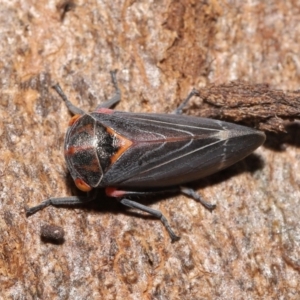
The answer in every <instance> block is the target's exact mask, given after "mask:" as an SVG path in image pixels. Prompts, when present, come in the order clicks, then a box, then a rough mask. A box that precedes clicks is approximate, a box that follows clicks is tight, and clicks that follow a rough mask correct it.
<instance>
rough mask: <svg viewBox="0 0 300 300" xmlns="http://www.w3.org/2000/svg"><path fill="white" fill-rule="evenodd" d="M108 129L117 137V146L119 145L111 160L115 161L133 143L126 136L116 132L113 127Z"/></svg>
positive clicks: (107, 129)
mask: <svg viewBox="0 0 300 300" xmlns="http://www.w3.org/2000/svg"><path fill="white" fill-rule="evenodd" d="M106 131H107V132H108V133H109V134H110V135H112V136H114V137H115V139H116V144H117V145H116V146H117V147H118V151H117V152H116V153H115V154H114V155H112V156H111V158H110V161H111V163H112V164H113V163H115V162H116V161H117V160H118V159H119V157H121V155H122V154H123V153H124V152H125V151H126V150H127V149H128V148H129V147H130V146H131V145H132V141H130V140H128V139H126V138H125V137H124V136H122V135H120V134H118V133H116V132H115V131H114V130H113V129H112V128H111V127H107V128H106Z"/></svg>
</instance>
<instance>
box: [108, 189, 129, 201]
mask: <svg viewBox="0 0 300 300" xmlns="http://www.w3.org/2000/svg"><path fill="white" fill-rule="evenodd" d="M105 194H106V195H107V196H108V197H114V198H120V197H123V196H124V195H125V194H126V192H125V191H120V190H118V189H117V188H114V187H107V188H106V189H105Z"/></svg>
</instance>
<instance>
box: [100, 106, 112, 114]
mask: <svg viewBox="0 0 300 300" xmlns="http://www.w3.org/2000/svg"><path fill="white" fill-rule="evenodd" d="M95 111H96V112H97V113H101V114H107V115H111V114H113V113H114V111H113V110H112V109H109V108H105V107H101V108H98V109H96V110H95Z"/></svg>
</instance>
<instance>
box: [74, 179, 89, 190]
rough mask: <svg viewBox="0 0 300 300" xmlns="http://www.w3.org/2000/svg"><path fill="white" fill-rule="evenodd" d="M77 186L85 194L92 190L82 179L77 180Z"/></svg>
mask: <svg viewBox="0 0 300 300" xmlns="http://www.w3.org/2000/svg"><path fill="white" fill-rule="evenodd" d="M74 181H75V184H76V186H77V187H78V188H79V189H80V190H81V191H83V192H89V191H90V190H91V189H92V188H91V186H89V185H88V184H87V183H86V182H85V181H83V180H82V179H81V178H76V179H75V180H74Z"/></svg>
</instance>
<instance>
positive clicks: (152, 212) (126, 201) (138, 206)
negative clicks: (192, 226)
mask: <svg viewBox="0 0 300 300" xmlns="http://www.w3.org/2000/svg"><path fill="white" fill-rule="evenodd" d="M119 201H120V203H122V204H123V205H125V206H128V207H130V208H136V209H139V210H142V211H144V212H146V213H148V214H150V215H152V216H154V217H156V218H158V219H160V221H161V222H162V223H163V225H164V226H165V228H166V229H167V231H168V233H169V235H170V237H171V239H172V241H173V242H174V241H177V240H179V239H180V237H179V236H177V235H176V234H175V233H174V231H173V230H172V228H171V226H170V224H169V222H168V220H167V219H166V218H165V216H164V215H163V214H162V213H161V212H160V211H159V210H156V209H153V208H150V207H148V206H145V205H142V204H140V203H138V202H134V201H131V200H129V199H124V198H123V199H120V200H119Z"/></svg>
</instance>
